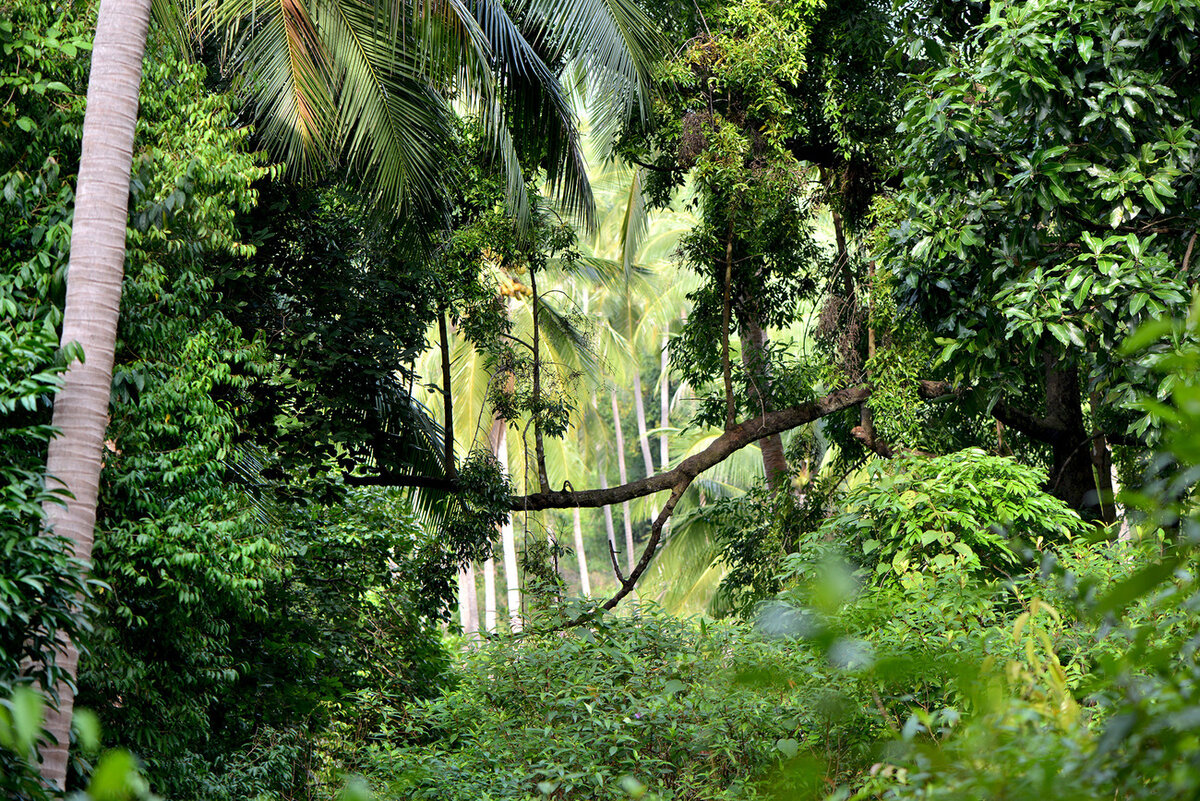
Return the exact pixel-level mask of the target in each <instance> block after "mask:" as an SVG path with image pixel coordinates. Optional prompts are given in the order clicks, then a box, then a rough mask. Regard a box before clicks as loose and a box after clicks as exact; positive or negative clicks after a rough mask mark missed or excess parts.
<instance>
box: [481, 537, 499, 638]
mask: <svg viewBox="0 0 1200 801" xmlns="http://www.w3.org/2000/svg"><path fill="white" fill-rule="evenodd" d="M483 630H484V631H486V632H487V633H488V634H495V633H496V560H495V559H493V558H492V557H490V556H489V557H488V559H487V561H486V562H484V563H483Z"/></svg>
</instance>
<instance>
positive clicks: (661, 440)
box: [658, 333, 671, 473]
mask: <svg viewBox="0 0 1200 801" xmlns="http://www.w3.org/2000/svg"><path fill="white" fill-rule="evenodd" d="M669 347H670V339H669V338H668V337H667V335H666V334H665V333H664V334H663V338H662V366H661V369H660V372H659V376H658V383H659V390H658V397H659V417H658V419H659V428H661V429H662V433H661V434H659V435H658V469H659V470H661V471H663V472H664V473H665V472H667V471H668V470H670V469H671V464H670V463H671V446H670V442H669V441H668V439H667V426H669V425H670V424H671V364H670V361H671V360H670V358H669V356H670V354H669V352H668V348H669Z"/></svg>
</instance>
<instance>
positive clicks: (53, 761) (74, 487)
mask: <svg viewBox="0 0 1200 801" xmlns="http://www.w3.org/2000/svg"><path fill="white" fill-rule="evenodd" d="M149 24H150V0H102V2H101V3H100V11H99V16H98V19H97V21H96V39H95V42H94V44H93V49H92V67H91V76H90V78H89V79H88V95H87V112H86V114H85V115H84V119H83V151H82V155H81V158H80V163H79V184H78V186H79V189H78V192H77V194H76V197H75V218H74V228H73V230H72V232H71V257H70V265H69V267H68V268H67V297H66V308H65V311H64V314H63V330H62V342H63V344H67V343H70V342H78V343H79V345H80V346H81V347H82V348H83V352H84V355H85V358H86V361H77V362H74V363H72V365H71V367H70V369H69V370H68V372H67V375H66V381H65V383H64V385H63V389H62V391H61V392H59V393H58V396H57V397H56V398H55V400H54V417H53V424H54V426H55V427H56V428H57V429H58V430H59V431H60V432H61V433H60V434H59V436H58V437H57V438H55V439H54V440H53V441H51V443H50V448H49V454H48V457H47V463H46V471H47V473H48V474H49V475H50V476H53V477H54V479H56V480H57V481H58V482H59V483H60V484H61V486H62V487H63V488H65V489H66V490H67V491H68V492H70V493H71V495H72V496H73V498H71V499H70V500H69V501H68V502H67V505H66V506H65V507H63V506H59V505H57V504H49V505H48V507H47V509H46V513H47V514H46V517H47V528H48V529H51V530H53V532H54V533H55V534H57V535H60V536H63V537H66V538H67V539H68V540H70V541H71V543H72V545H73V547H74V550H75V555H76V556H78V557H79V558H80V559H83V560H85V561H86V560H90V559H91V556H92V538H93V536H94V529H95V524H96V500H97V497H98V495H99V490H100V469H101V461H102V456H101V453H102V448H103V445H104V430H105V427H106V425H107V422H108V403H109V393H110V390H111V387H112V367H113V358H114V353H115V351H116V341H117V318H118V314H119V311H120V306H121V281H122V278H123V275H124V269H125V225H126V220H127V218H128V202H129V176H130V171H131V168H132V164H133V140H134V132H135V130H136V127H137V111H138V91H139V88H140V86H141V81H142V56H143V54H144V53H145V49H146V31H147V29H148V27H149ZM78 666H79V651H78V648H77V647H76V645H75V643H73V642H69V641H68V642H66V643H64V649H63V654H62V657H61V658H60V659H59V660H58V667H59V669H60V670H61V671H62V672H63V673H64V674H65V675H66V676H67V677H69V678H70V679H71V680H73V679H74V677H75V674H76V671H77V669H78ZM56 689H57V691H58V696H59V697H58V705H57V708H56V709H54V710H52V711H51V712H50V714H49V715H48V716H47V720H46V730H47V731H48V732H49V734H50V735H51V736H52V737H53V738H54V740H55V741H56V744H55V745H48V746H46V747H45V748H43V749H42V753H41V756H42V778H43V780H44V781H45V782H46V783H47V784H48V785H50V786H52V787H55V788H58V789H63V788H64V787H65V783H66V777H67V747H68V741H69V734H70V727H71V714H72V711H73V708H74V702H75V697H74V692H73V691H72V689H71V687H70V682H65V681H64V682H59V684H58V686H57V688H56Z"/></svg>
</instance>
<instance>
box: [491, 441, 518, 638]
mask: <svg viewBox="0 0 1200 801" xmlns="http://www.w3.org/2000/svg"><path fill="white" fill-rule="evenodd" d="M495 448H496V458H497V459H499V460H500V468H501V469H502V470H503V471H504V472H505V473H507V472H508V429H507V428H506V427H505V425H504V424H503V421H501V425H500V434H499V436H498V437H497V439H496V445H495ZM500 550H501V551H503V553H504V580H505V582H506V583H507V585H508V628H509V631H511V632H513V633H514V634H515V633H517V632H519V631H520V630H521V579H520V577H519V576H518V574H517V541H516V538H515V537H514V536H513V524H512V515H509V516H508V519H507V520H505V521H504V523H503V525H501V526H500Z"/></svg>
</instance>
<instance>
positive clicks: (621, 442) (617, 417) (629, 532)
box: [612, 389, 635, 570]
mask: <svg viewBox="0 0 1200 801" xmlns="http://www.w3.org/2000/svg"><path fill="white" fill-rule="evenodd" d="M612 411H613V430H615V431H616V432H617V473H618V475H619V476H620V478H621V483H622V484H628V483H629V474H628V473H627V472H626V470H625V433H624V432H623V431H622V430H621V407H620V406H619V405H618V404H617V391H616V390H615V389H614V390H613V391H612ZM621 511H622V512H624V513H625V514H624V517H625V561H626V567H625V569H626V570H633V566H634V564H635V562H634V559H633V517H632V516H631V515H630V514H629V501H625V502H623V503H622V504H621Z"/></svg>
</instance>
